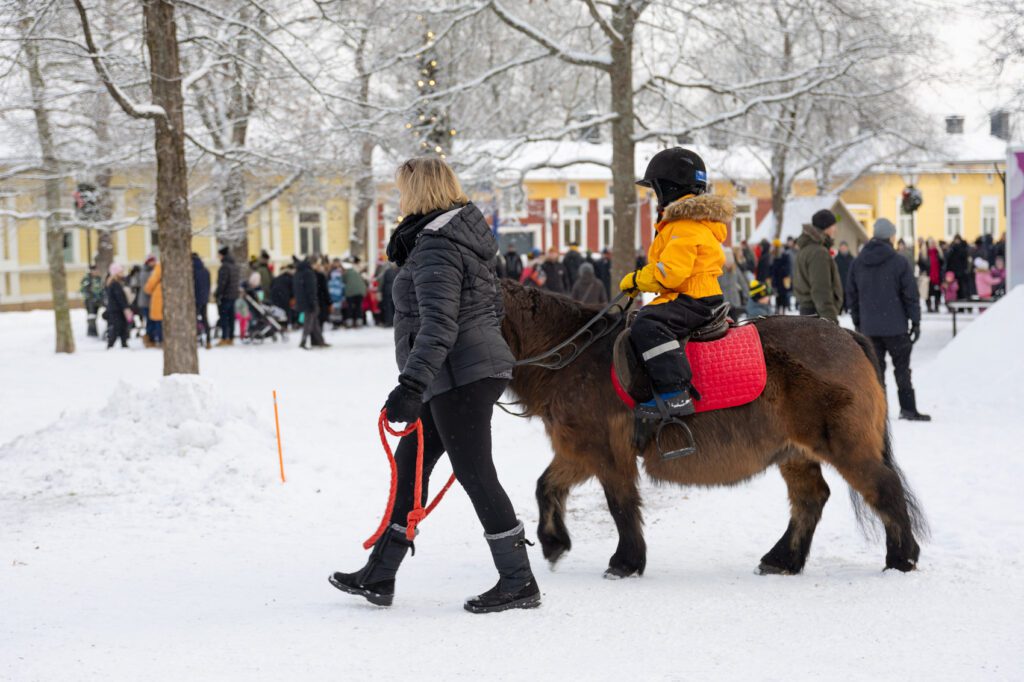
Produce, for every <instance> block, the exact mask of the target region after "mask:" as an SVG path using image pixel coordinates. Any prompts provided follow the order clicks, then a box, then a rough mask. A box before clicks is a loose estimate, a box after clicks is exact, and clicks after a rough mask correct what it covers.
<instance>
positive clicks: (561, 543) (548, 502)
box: [537, 454, 590, 567]
mask: <svg viewBox="0 0 1024 682" xmlns="http://www.w3.org/2000/svg"><path fill="white" fill-rule="evenodd" d="M589 477H590V474H589V473H588V472H586V471H584V470H583V469H581V468H580V467H578V466H575V465H574V464H573V463H572V462H571V461H570V460H568V459H566V458H564V457H559V456H558V455H557V454H556V455H555V458H554V459H553V460H552V461H551V464H550V465H548V468H547V469H545V470H544V473H543V474H541V475H540V478H538V479H537V506H538V508H539V511H540V523H539V524H538V525H537V539H538V540H539V541H540V547H541V550H542V551H543V552H544V558H545V559H547V560H548V561H549V562H550V563H551V566H552V567H553V566H554V565H555V563H556V562H557V561H558V560H559V559H561V558H562V555H563V554H565V553H566V552H568V551H569V550H570V549H572V539H571V538H570V537H569V530H568V529H567V528H566V527H565V500H566V498H567V497H568V496H569V490H570V489H571V488H572V487H573V486H574V485H577V484H579V483H582V482H583V481H585V480H586V479H587V478H589Z"/></svg>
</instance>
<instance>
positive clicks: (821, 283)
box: [793, 210, 843, 324]
mask: <svg viewBox="0 0 1024 682" xmlns="http://www.w3.org/2000/svg"><path fill="white" fill-rule="evenodd" d="M837 229H838V227H837V221H836V217H835V215H834V214H833V213H832V211H829V210H821V211H818V212H817V213H815V214H814V216H813V217H812V218H811V224H810V225H804V231H803V234H801V235H800V238H799V239H797V241H796V244H797V247H798V248H799V251H797V254H796V267H795V268H794V271H793V295H794V296H795V297H796V305H797V309H798V311H799V313H800V314H801V315H817V316H819V317H821V318H824V319H826V320H828V321H830V322H835V323H836V324H838V323H839V312H840V310H841V309H842V307H843V283H842V280H841V279H840V278H839V269H838V268H837V267H836V264H835V261H833V260H832V253H831V252H830V249H831V248H832V240H833V238H835V235H836V231H837Z"/></svg>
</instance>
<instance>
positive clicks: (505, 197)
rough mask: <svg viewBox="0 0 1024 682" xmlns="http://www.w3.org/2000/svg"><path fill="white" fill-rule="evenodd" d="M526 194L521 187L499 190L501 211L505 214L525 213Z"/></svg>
mask: <svg viewBox="0 0 1024 682" xmlns="http://www.w3.org/2000/svg"><path fill="white" fill-rule="evenodd" d="M525 199H526V195H525V193H524V192H523V188H522V187H509V188H507V189H505V190H503V191H502V192H501V212H502V213H504V214H505V215H506V216H514V215H523V214H525V213H526V201H525Z"/></svg>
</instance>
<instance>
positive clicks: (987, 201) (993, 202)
mask: <svg viewBox="0 0 1024 682" xmlns="http://www.w3.org/2000/svg"><path fill="white" fill-rule="evenodd" d="M998 229H999V198H998V197H982V198H981V233H982V234H990V235H992V236H993V237H995V236H996V231H997V230H998Z"/></svg>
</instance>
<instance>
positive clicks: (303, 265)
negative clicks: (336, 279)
mask: <svg viewBox="0 0 1024 682" xmlns="http://www.w3.org/2000/svg"><path fill="white" fill-rule="evenodd" d="M310 258H312V256H310V257H309V258H303V259H301V260H299V259H298V258H296V259H295V279H294V281H293V284H292V288H293V292H294V295H295V310H296V311H297V312H298V313H299V315H300V316H301V317H302V338H301V339H300V340H299V348H302V349H304V350H309V346H307V345H306V340H307V339H309V340H310V343H312V345H313V346H314V347H317V346H326V345H327V344H325V343H324V337H323V334H322V333H321V332H320V305H319V298H320V296H319V293H318V292H317V283H316V273H315V272H314V271H313V266H312V265H311V264H310V262H309V260H310Z"/></svg>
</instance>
